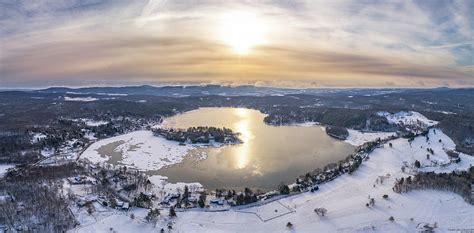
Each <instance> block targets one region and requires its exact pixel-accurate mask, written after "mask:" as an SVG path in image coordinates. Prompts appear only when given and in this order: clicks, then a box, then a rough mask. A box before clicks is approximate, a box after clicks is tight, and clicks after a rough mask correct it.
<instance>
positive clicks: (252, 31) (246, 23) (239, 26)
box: [220, 12, 265, 55]
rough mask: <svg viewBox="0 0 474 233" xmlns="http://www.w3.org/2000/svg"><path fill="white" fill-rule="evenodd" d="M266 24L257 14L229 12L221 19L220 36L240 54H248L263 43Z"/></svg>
mask: <svg viewBox="0 0 474 233" xmlns="http://www.w3.org/2000/svg"><path fill="white" fill-rule="evenodd" d="M264 29H265V27H264V25H263V23H262V21H261V20H259V19H258V18H257V17H256V16H255V15H252V14H249V13H243V12H237V13H228V14H226V15H225V16H224V17H223V18H222V21H221V32H220V34H221V35H220V37H221V39H222V40H223V41H224V43H226V44H227V45H229V46H230V47H232V49H233V50H234V52H236V53H238V54H241V55H242V54H246V53H248V52H249V51H250V49H251V48H253V47H255V46H257V45H259V44H262V43H263V39H264V38H263V37H264Z"/></svg>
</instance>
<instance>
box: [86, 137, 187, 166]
mask: <svg viewBox="0 0 474 233" xmlns="http://www.w3.org/2000/svg"><path fill="white" fill-rule="evenodd" d="M114 142H115V143H119V145H118V146H117V147H116V148H113V151H114V152H118V153H120V154H121V155H122V159H121V160H120V161H118V163H119V164H123V165H128V166H130V167H134V168H137V169H138V170H141V171H148V170H158V169H160V168H162V167H164V166H167V165H172V164H176V163H179V162H181V161H182V160H183V159H184V157H185V156H186V155H187V154H188V151H189V150H192V149H193V148H195V147H194V146H191V145H179V143H178V142H175V141H169V140H166V139H164V138H162V137H156V136H154V135H153V133H152V132H151V131H147V130H140V131H135V132H131V133H127V134H124V135H120V136H116V137H112V138H107V139H104V140H100V141H97V142H95V143H94V144H92V145H91V146H89V147H88V148H87V149H86V150H85V151H84V153H82V155H81V158H85V159H88V160H90V161H91V162H94V163H97V162H106V161H108V160H109V156H102V155H100V154H99V152H98V149H99V148H101V147H102V146H105V145H108V144H110V143H114ZM120 142H123V143H120Z"/></svg>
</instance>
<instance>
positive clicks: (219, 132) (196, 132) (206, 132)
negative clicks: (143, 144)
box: [152, 126, 242, 144]
mask: <svg viewBox="0 0 474 233" xmlns="http://www.w3.org/2000/svg"><path fill="white" fill-rule="evenodd" d="M152 132H153V134H154V135H155V136H161V137H164V138H166V139H167V140H172V141H177V142H180V143H190V144H198V143H204V144H208V143H221V144H239V143H242V140H240V138H239V135H240V134H239V133H235V132H234V131H232V130H231V129H229V128H225V127H223V128H218V127H207V126H199V127H190V128H187V129H174V128H155V129H152Z"/></svg>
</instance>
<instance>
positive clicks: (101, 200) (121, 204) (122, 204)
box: [76, 195, 130, 211]
mask: <svg viewBox="0 0 474 233" xmlns="http://www.w3.org/2000/svg"><path fill="white" fill-rule="evenodd" d="M93 202H97V203H98V204H100V205H102V206H104V207H113V205H115V207H114V208H115V209H118V210H125V211H126V210H129V209H130V203H129V202H126V201H121V200H118V199H114V202H115V204H112V203H111V201H110V200H108V199H107V198H106V197H104V196H95V195H87V196H85V197H80V198H78V200H77V201H76V205H77V206H78V207H84V206H86V205H89V204H91V203H93Z"/></svg>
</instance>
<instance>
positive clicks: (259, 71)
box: [0, 0, 474, 88]
mask: <svg viewBox="0 0 474 233" xmlns="http://www.w3.org/2000/svg"><path fill="white" fill-rule="evenodd" d="M473 12H474V1H469V0H466V1H447V0H441V1H440V0H429V1H428V0H421V1H409V0H407V1H402V0H400V1H394V0H386V1H378V0H358V1H345V0H333V1H318V0H308V1H303V0H301V1H299V0H298V1H290V0H287V1H284V0H276V1H230V0H229V1H219V0H205V1H199V0H182V1H166V0H134V1H129V0H63V1H61V0H35V1H30V0H0V87H2V88H8V87H46V86H106V85H114V86H117V85H139V84H151V85H166V84H180V83H183V84H201V83H214V84H217V83H221V84H235V85H239V84H254V85H265V86H291V87H437V86H452V87H457V86H474V13H473Z"/></svg>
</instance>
